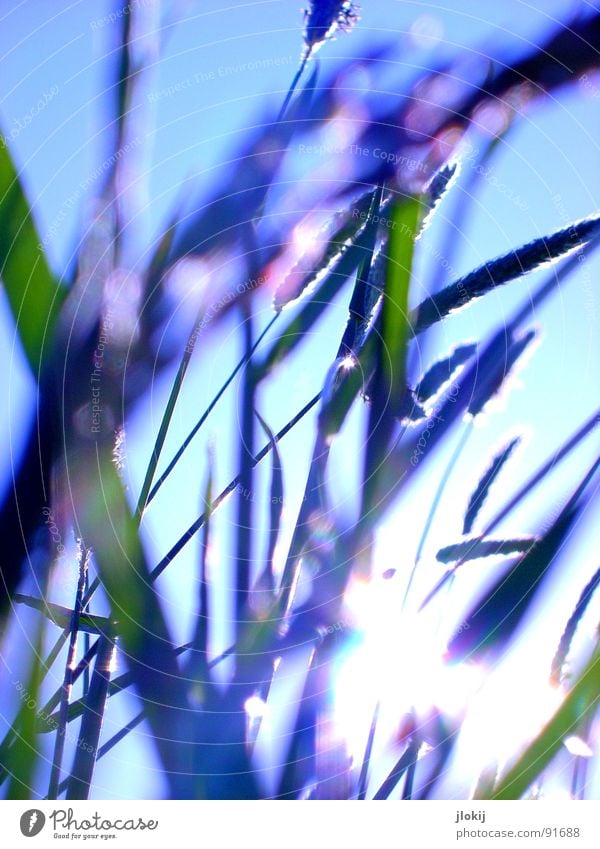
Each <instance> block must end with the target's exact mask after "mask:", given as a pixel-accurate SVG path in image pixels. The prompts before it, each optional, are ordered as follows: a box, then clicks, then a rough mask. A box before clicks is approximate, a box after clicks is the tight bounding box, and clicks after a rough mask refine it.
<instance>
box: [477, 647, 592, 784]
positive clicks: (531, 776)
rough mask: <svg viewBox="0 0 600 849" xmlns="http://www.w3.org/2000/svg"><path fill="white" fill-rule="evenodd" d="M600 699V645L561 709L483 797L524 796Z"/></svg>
mask: <svg viewBox="0 0 600 849" xmlns="http://www.w3.org/2000/svg"><path fill="white" fill-rule="evenodd" d="M599 699H600V648H598V647H596V650H595V651H594V653H593V655H592V657H591V659H590V660H589V662H588V663H587V665H586V666H585V668H584V669H583V671H582V673H581V674H580V675H579V677H578V679H577V681H576V682H575V684H574V685H573V687H572V688H571V690H570V692H569V694H568V695H567V697H566V698H565V700H564V702H563V703H562V705H561V706H560V708H559V709H558V710H557V711H556V713H555V714H554V716H553V717H552V719H551V720H550V721H549V722H548V723H547V724H546V725H545V727H544V728H543V729H542V731H541V732H540V733H539V734H538V736H537V737H536V738H535V740H534V741H533V742H532V743H530V745H529V746H528V747H527V749H526V750H525V752H524V753H523V754H522V755H521V756H520V757H519V759H518V760H517V762H516V763H515V764H514V765H513V766H512V767H511V768H510V769H509V771H508V772H507V773H506V775H505V776H504V777H503V778H501V779H500V782H499V783H498V786H497V787H495V788H493V789H489V790H488V792H487V794H483V795H482V796H481V798H483V799H498V800H499V799H520V798H521V797H522V796H523V794H524V793H525V792H526V791H527V788H528V787H530V786H531V784H532V783H533V782H534V781H535V779H536V778H537V777H538V775H540V773H541V772H542V771H543V770H544V769H545V768H546V767H547V766H548V764H549V763H550V762H551V761H552V759H553V758H554V757H555V755H556V754H557V753H558V752H559V751H560V749H561V747H562V745H563V741H564V740H565V738H566V737H569V736H570V735H572V734H575V733H576V731H577V729H578V727H579V726H580V725H581V723H582V722H583V721H584V720H585V719H586V717H587V716H589V714H590V712H591V711H595V710H596V709H597V707H598V700H599Z"/></svg>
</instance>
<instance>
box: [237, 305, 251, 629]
mask: <svg viewBox="0 0 600 849" xmlns="http://www.w3.org/2000/svg"><path fill="white" fill-rule="evenodd" d="M253 324H254V322H253V317H252V313H251V312H250V310H249V309H248V310H244V314H243V321H242V333H243V338H244V356H245V358H246V359H247V360H249V359H250V357H251V356H252V349H253V346H254V341H253V337H254V330H253ZM255 393H256V384H255V382H254V377H253V375H252V372H251V370H250V369H246V371H245V372H244V376H243V380H242V399H241V405H240V415H241V423H240V425H241V427H240V438H239V449H238V450H239V455H238V466H239V469H240V474H239V478H240V482H239V485H238V487H237V510H236V536H235V549H234V563H235V585H234V607H235V616H236V620H237V622H238V623H239V622H240V621H241V620H242V619H243V618H244V616H245V611H246V607H247V604H248V596H249V593H250V573H251V569H252V558H253V551H252V540H253V539H254V533H253V518H254V517H253V512H254V511H253V503H254V502H253V497H254V492H253V490H254V475H253V471H254V465H253V455H254V443H255V428H254V406H255V404H254V399H255Z"/></svg>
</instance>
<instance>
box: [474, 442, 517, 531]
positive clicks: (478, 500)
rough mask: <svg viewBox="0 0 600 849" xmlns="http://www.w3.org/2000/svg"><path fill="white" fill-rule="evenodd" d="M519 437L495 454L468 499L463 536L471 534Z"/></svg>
mask: <svg viewBox="0 0 600 849" xmlns="http://www.w3.org/2000/svg"><path fill="white" fill-rule="evenodd" d="M520 442H521V437H520V436H516V437H515V438H514V439H511V441H510V442H509V443H508V445H505V446H504V448H502V450H501V451H499V452H498V454H496V456H495V457H494V459H493V460H492V462H491V465H490V467H489V468H488V469H487V471H486V472H485V474H484V475H483V477H482V478H481V480H480V481H479V483H478V484H477V486H476V487H475V490H474V491H473V494H472V495H471V497H470V499H469V504H468V506H467V511H466V513H465V520H464V523H463V534H469V533H471V530H472V528H473V525H474V524H475V520H476V519H477V516H478V515H479V511H480V510H481V508H482V507H483V505H484V503H485V500H486V498H487V497H488V494H489V491H490V488H491V487H492V485H493V483H494V482H495V481H496V479H497V477H498V475H499V474H500V472H501V471H502V468H503V467H504V464H505V463H506V462H507V461H508V460H509V458H510V456H511V455H512V453H513V451H514V450H515V448H516V447H517V446H518V445H519V444H520Z"/></svg>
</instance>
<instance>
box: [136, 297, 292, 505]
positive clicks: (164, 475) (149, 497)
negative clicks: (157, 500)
mask: <svg viewBox="0 0 600 849" xmlns="http://www.w3.org/2000/svg"><path fill="white" fill-rule="evenodd" d="M278 317H279V313H276V314H275V315H274V316H273V317H272V318H271V320H270V321H269V322H268V324H267V326H266V327H265V329H264V330H263V331H262V332H261V333H260V334H259V336H258V337H257V339H256V342H254V344H253V345H252V349H251V351H250V357H252V356H253V355H254V353H255V352H256V350H257V349H258V347H259V345H260V344H261V342H262V341H263V339H264V338H265V336H266V335H267V333H268V332H269V330H270V329H271V327H272V326H273V324H274V323H275V321H276V320H277V318H278ZM249 362H250V358H249V357H248V353H247V352H246V353H245V354H244V356H243V357H242V359H241V360H240V361H239V362H238V364H237V365H236V367H235V368H234V369H233V371H232V372H231V374H230V375H229V377H228V378H227V380H226V381H225V383H224V384H223V385H222V386H221V388H220V389H219V391H218V392H217V394H216V395H215V396H214V398H213V399H212V401H211V402H210V404H209V405H208V407H207V408H206V410H205V411H204V413H203V414H202V416H201V417H200V418H199V420H198V421H197V422H196V424H195V425H194V427H193V428H192V430H191V431H190V432H189V434H188V435H187V436H186V438H185V439H184V441H183V442H182V444H181V446H180V447H179V449H178V450H177V452H176V453H175V456H174V457H173V459H172V460H171V462H170V463H169V465H168V466H167V468H166V469H165V471H164V472H163V473H162V475H161V476H160V477H159V478H158V480H157V481H156V483H155V484H154V486H153V487H152V490H150V486H151V485H152V480H153V479H154V475H155V473H156V466H157V465H158V459H157V462H156V463H155V464H154V468H153V469H150V467H149V468H148V472H147V473H146V477H147V479H148V484H146V481H144V485H143V487H142V492H141V494H140V502H139V503H140V504H141V503H142V502H143V501H145V504H146V505H148V504H150V502H151V501H152V499H153V498H154V497H155V496H156V494H157V492H158V490H159V489H160V488H161V486H162V485H163V483H164V482H165V481H166V479H167V478H168V477H169V475H170V474H171V472H172V471H173V469H174V468H175V466H176V465H177V463H178V462H179V460H180V459H181V457H182V456H183V454H184V452H185V450H186V449H187V447H188V446H189V444H190V442H191V441H192V439H193V438H194V437H195V436H196V434H197V433H198V431H199V430H200V428H201V427H202V425H203V424H204V422H205V421H206V420H207V418H208V417H209V416H210V414H211V413H212V411H213V410H214V408H215V407H216V405H217V404H218V402H219V401H220V399H221V397H222V396H223V395H224V393H225V392H226V391H227V389H228V388H229V387H230V385H231V383H232V382H233V381H234V380H235V378H236V377H237V375H238V374H239V372H240V371H241V369H243V368H244V366H246V365H248V363H249ZM167 429H168V425H167V428H166V429H165V434H166V430H167ZM163 443H164V439H163ZM161 450H162V445H161ZM155 451H156V446H155ZM153 457H154V454H153ZM146 490H148V492H147V496H146V495H144V493H145V491H146Z"/></svg>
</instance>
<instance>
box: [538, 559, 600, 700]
mask: <svg viewBox="0 0 600 849" xmlns="http://www.w3.org/2000/svg"><path fill="white" fill-rule="evenodd" d="M598 587H600V569H598V570H597V571H596V572H595V574H594V575H593V576H592V578H591V579H590V580H589V581H588V583H587V584H586V586H585V588H584V590H583V592H582V593H581V595H580V596H579V600H578V602H577V604H576V605H575V610H574V611H573V613H572V614H571V616H570V618H569V621H568V622H567V625H566V628H565V630H564V633H563V635H562V637H561V638H560V642H559V644H558V648H557V650H556V654H555V655H554V658H553V660H552V666H551V671H550V683H551V684H553V685H554V686H555V687H558V685H559V684H560V682H561V680H562V677H563V669H564V665H565V661H566V659H567V656H568V654H569V650H570V648H571V642H572V640H573V637H574V636H575V631H576V630H577V626H578V625H579V622H580V621H581V619H582V617H583V615H584V613H585V611H586V610H587V606H588V604H589V603H590V601H591V600H592V596H593V595H594V593H595V592H596V590H597V589H598Z"/></svg>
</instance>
